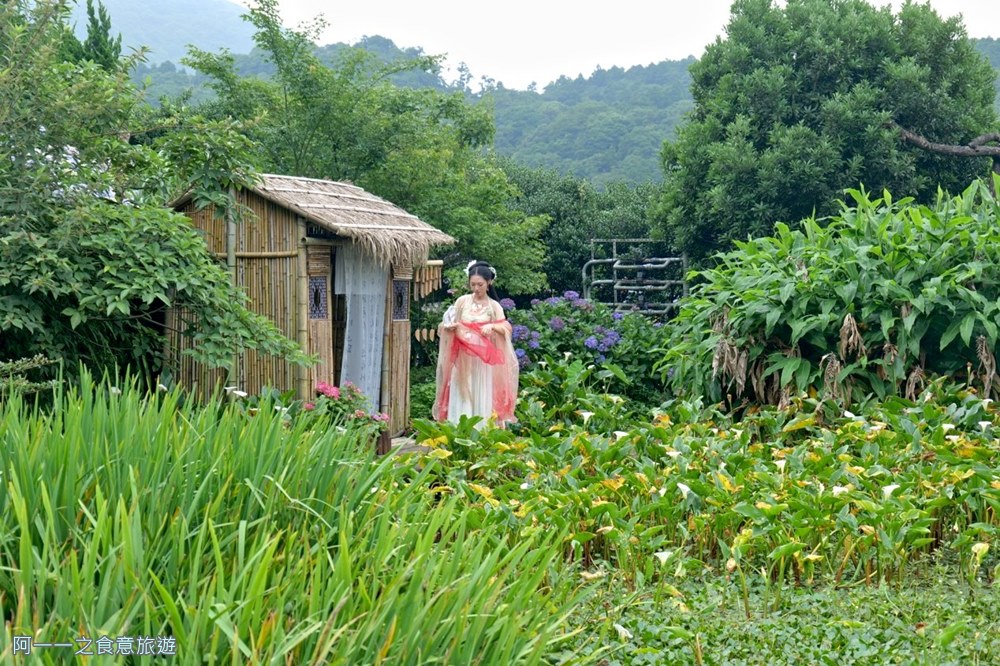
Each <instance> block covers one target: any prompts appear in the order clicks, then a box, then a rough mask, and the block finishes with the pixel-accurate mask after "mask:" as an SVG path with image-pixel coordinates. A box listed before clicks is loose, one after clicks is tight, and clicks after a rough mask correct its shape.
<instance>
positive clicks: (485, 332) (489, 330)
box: [483, 324, 494, 335]
mask: <svg viewBox="0 0 1000 666" xmlns="http://www.w3.org/2000/svg"><path fill="white" fill-rule="evenodd" d="M493 330H494V329H493V324H486V325H485V326H483V335H493Z"/></svg>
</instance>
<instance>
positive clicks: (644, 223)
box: [499, 158, 658, 293]
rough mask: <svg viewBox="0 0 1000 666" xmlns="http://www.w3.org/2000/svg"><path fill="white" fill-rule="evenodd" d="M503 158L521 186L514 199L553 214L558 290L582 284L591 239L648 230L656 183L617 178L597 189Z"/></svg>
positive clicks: (553, 274) (552, 268) (550, 232)
mask: <svg viewBox="0 0 1000 666" xmlns="http://www.w3.org/2000/svg"><path fill="white" fill-rule="evenodd" d="M499 164H500V165H501V167H502V168H503V170H504V171H505V172H506V173H507V175H508V177H509V178H510V179H511V181H512V182H513V183H514V184H515V185H516V186H517V188H518V193H517V196H516V197H515V198H514V199H513V200H512V201H511V204H510V205H511V206H513V207H514V208H516V209H518V210H521V211H523V212H524V213H525V214H527V215H533V216H534V215H544V216H546V217H547V218H548V219H549V226H548V228H547V229H546V231H545V234H544V236H543V240H544V241H545V245H546V247H547V248H548V252H547V254H546V259H545V274H546V275H547V276H548V278H549V285H550V286H551V287H552V289H553V290H554V291H556V292H558V293H561V292H563V291H566V290H574V291H578V290H580V289H581V288H582V277H581V269H582V268H583V265H584V264H585V263H586V262H587V260H588V259H590V258H591V243H590V241H591V239H594V238H645V237H648V236H649V207H650V204H651V202H652V201H653V199H654V196H655V194H656V193H657V191H658V188H656V187H655V186H653V185H651V184H645V185H637V186H635V187H632V186H629V185H627V184H625V183H621V182H618V183H611V184H610V185H608V187H607V188H606V189H604V190H598V189H597V188H595V187H594V186H593V185H592V184H591V183H590V182H588V181H586V180H582V179H579V178H574V177H573V176H562V175H560V174H559V173H558V172H556V171H554V170H551V169H533V168H530V167H526V166H523V165H521V164H518V163H517V162H516V161H514V160H513V159H509V158H503V159H500V160H499ZM603 249H604V248H603V247H601V248H598V250H597V251H598V253H600V252H601V251H602V250H603ZM598 256H602V255H600V254H598Z"/></svg>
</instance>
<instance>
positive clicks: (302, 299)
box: [295, 218, 310, 400]
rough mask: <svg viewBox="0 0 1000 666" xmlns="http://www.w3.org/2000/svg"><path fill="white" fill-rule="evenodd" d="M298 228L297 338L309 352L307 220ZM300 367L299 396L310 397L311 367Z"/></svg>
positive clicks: (303, 220)
mask: <svg viewBox="0 0 1000 666" xmlns="http://www.w3.org/2000/svg"><path fill="white" fill-rule="evenodd" d="M298 229H299V256H298V266H297V269H298V270H297V273H298V275H297V276H296V277H297V280H298V282H297V284H298V294H297V298H296V303H295V306H296V307H295V310H296V312H295V314H296V315H297V317H296V319H297V320H298V325H299V326H298V328H299V331H298V336H297V340H298V342H299V346H300V347H302V351H304V352H306V353H309V352H310V349H309V275H308V261H309V260H308V258H307V256H306V243H305V240H306V221H305V219H303V218H299V219H298ZM297 367H298V376H299V382H298V383H299V387H298V394H299V398H301V399H303V400H305V399H306V398H308V397H309V372H310V370H309V368H308V367H306V366H304V365H300V366H297Z"/></svg>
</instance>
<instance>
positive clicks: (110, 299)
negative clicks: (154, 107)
mask: <svg viewBox="0 0 1000 666" xmlns="http://www.w3.org/2000/svg"><path fill="white" fill-rule="evenodd" d="M63 20H64V15H63V9H62V7H61V3H59V2H54V1H38V2H33V3H30V4H29V3H24V6H22V5H21V4H19V3H6V4H0V89H2V90H3V91H4V96H3V98H2V100H0V153H2V154H3V155H4V156H5V158H4V159H3V160H0V359H12V358H25V357H33V356H35V355H36V354H42V355H44V356H45V357H48V358H52V359H62V360H64V361H66V368H67V370H69V371H70V372H72V371H73V370H74V369H75V368H76V367H77V363H78V362H84V363H87V364H88V365H91V366H92V367H95V368H98V369H101V368H111V367H113V366H114V365H116V364H117V365H126V364H140V363H146V362H152V363H153V364H154V366H153V367H155V364H156V363H157V362H158V355H159V352H160V351H161V350H162V349H163V346H164V344H163V338H162V335H161V334H162V330H161V328H162V322H158V318H159V313H162V311H163V309H164V308H165V307H167V306H169V305H177V306H183V307H185V308H187V310H188V311H189V312H191V313H192V314H193V315H194V316H195V317H196V318H197V320H198V321H199V324H198V327H197V328H196V329H194V330H192V331H190V333H191V334H193V335H195V336H196V338H197V341H198V345H197V347H196V349H195V350H194V354H195V355H196V356H197V357H198V358H200V359H201V360H204V361H207V362H209V363H212V364H215V365H225V364H226V363H228V362H229V360H230V359H231V358H232V356H233V354H235V353H237V352H239V351H240V350H242V349H246V348H253V349H258V350H260V351H262V352H264V353H272V354H280V355H283V356H286V357H288V358H292V359H294V360H298V361H305V357H304V355H303V354H302V353H301V351H299V350H298V348H297V347H296V346H295V345H294V343H292V342H291V341H289V340H287V339H285V338H284V337H282V336H281V335H280V334H279V333H278V331H277V329H276V328H275V327H274V326H273V325H271V324H270V323H268V322H267V321H265V320H264V319H263V318H261V317H259V316H256V315H254V314H252V313H251V312H249V311H248V310H247V309H246V308H245V307H244V306H243V300H242V296H241V292H239V291H238V290H237V289H236V288H235V287H232V286H231V285H230V280H229V276H228V274H227V273H226V272H225V270H224V269H223V268H222V267H221V266H220V265H219V264H217V263H216V262H215V261H214V259H213V258H212V257H211V256H210V255H209V253H208V251H207V248H206V246H205V243H204V241H203V240H202V238H201V237H200V236H198V235H197V234H196V233H195V232H194V230H193V229H192V228H191V225H190V223H189V221H188V220H187V218H186V217H184V216H182V215H179V214H175V213H173V212H172V211H170V210H169V209H167V208H164V207H163V202H164V201H166V200H167V199H168V198H169V197H170V196H171V195H173V194H176V193H177V188H178V187H179V186H182V187H185V188H187V187H190V188H192V189H193V195H194V196H195V198H196V199H197V200H200V201H213V202H215V203H221V204H222V205H223V206H225V205H226V203H227V202H226V200H225V199H224V198H220V196H219V194H218V193H219V192H220V191H221V192H224V191H225V188H226V187H227V186H229V185H239V184H242V183H246V182H248V181H249V180H250V179H252V178H253V173H254V170H253V164H252V152H251V150H250V146H249V144H248V143H247V141H246V139H245V137H243V136H242V134H241V133H240V132H239V128H238V127H234V126H233V125H232V124H231V123H223V122H208V121H203V120H199V119H197V118H194V117H183V118H180V117H178V118H173V119H171V120H170V121H169V122H164V123H160V124H158V125H157V126H156V127H153V126H152V125H151V124H150V122H151V120H152V119H151V118H150V117H149V116H147V110H146V109H147V107H145V105H143V104H141V100H140V97H139V95H138V93H137V92H136V90H135V89H134V88H133V87H132V85H131V84H130V83H129V82H128V79H127V74H125V71H126V70H127V69H128V65H129V63H127V62H126V63H123V66H121V67H113V68H111V69H110V71H109V70H105V69H103V68H102V67H100V66H98V65H97V64H96V63H95V62H94V61H92V60H90V59H85V60H83V61H82V62H65V61H62V59H61V53H62V51H61V48H62V46H63V44H64V42H63V37H64V34H65V25H64V23H63ZM153 130H155V131H153ZM158 324H160V325H161V326H160V328H158V326H157V325H158Z"/></svg>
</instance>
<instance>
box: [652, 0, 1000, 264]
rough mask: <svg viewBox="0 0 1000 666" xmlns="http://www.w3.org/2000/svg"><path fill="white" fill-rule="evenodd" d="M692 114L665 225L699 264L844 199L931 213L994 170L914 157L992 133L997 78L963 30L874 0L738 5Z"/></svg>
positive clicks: (695, 84) (669, 174)
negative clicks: (879, 197)
mask: <svg viewBox="0 0 1000 666" xmlns="http://www.w3.org/2000/svg"><path fill="white" fill-rule="evenodd" d="M690 72H691V80H692V84H691V93H692V96H693V97H694V103H695V108H694V111H693V112H692V113H691V115H690V116H689V119H688V122H687V123H685V124H684V125H682V126H681V128H680V129H679V130H678V133H677V137H676V139H675V140H673V141H670V142H668V143H667V144H665V146H664V150H663V167H664V194H663V197H662V199H661V202H660V203H661V206H660V210H659V212H658V213H657V215H656V217H657V219H658V221H659V225H660V227H661V229H662V230H663V231H664V232H665V234H666V236H667V237H668V239H670V240H671V241H672V242H673V244H674V247H676V248H677V249H678V250H681V251H684V252H686V253H687V254H688V255H689V256H690V257H691V258H692V259H693V260H695V261H696V262H697V261H699V260H703V259H705V258H707V257H708V256H709V255H711V254H713V253H714V252H716V251H719V250H729V249H730V248H731V247H732V244H733V243H734V242H735V241H742V240H746V238H747V237H748V236H750V237H758V236H765V235H768V234H770V233H771V229H772V226H773V224H774V222H776V221H780V222H785V223H787V224H789V225H791V224H793V223H795V222H797V221H798V220H801V219H803V218H805V217H807V216H809V215H819V216H826V215H832V214H835V213H836V212H837V210H838V200H839V199H840V197H841V194H842V192H843V191H844V190H845V189H847V188H858V187H859V186H864V187H866V188H868V189H869V190H870V191H873V192H880V191H882V190H883V189H888V190H889V191H891V192H897V193H900V192H905V193H906V194H908V195H913V196H915V197H917V200H918V201H920V202H921V203H926V202H930V201H933V200H934V197H935V193H936V192H937V189H938V188H939V187H941V188H943V189H945V190H948V191H950V192H958V191H960V190H961V189H962V188H964V187H965V186H966V185H967V184H968V183H969V181H970V180H972V179H973V178H975V177H977V176H981V175H985V174H986V173H988V169H989V161H988V160H987V159H985V158H983V159H956V158H954V157H946V156H942V155H937V154H934V153H931V152H928V151H924V150H922V149H919V148H916V147H913V146H910V145H907V144H904V143H903V141H902V140H901V138H900V132H899V127H904V128H906V129H908V130H910V131H913V132H916V133H917V134H921V135H923V136H926V137H927V138H928V139H930V140H931V141H934V142H937V143H944V144H965V143H967V142H969V141H970V140H971V139H973V138H974V137H976V136H979V135H981V134H985V133H987V132H990V131H992V130H993V129H994V128H995V125H996V111H995V109H994V107H993V101H994V96H995V92H996V91H995V90H994V87H993V83H994V80H995V76H996V75H995V72H994V71H993V69H992V67H990V64H989V62H987V60H986V59H985V58H983V57H982V56H981V55H980V54H979V53H977V52H976V50H975V47H974V46H973V44H972V42H971V41H970V40H969V39H968V37H967V36H966V31H965V28H964V27H963V26H962V22H961V20H960V19H959V18H958V17H953V18H949V19H942V18H941V17H940V16H939V15H938V14H937V13H936V12H935V10H934V8H932V7H931V6H930V4H929V3H916V2H908V3H905V4H903V6H902V7H901V8H900V9H899V11H898V13H894V12H893V10H892V8H891V7H882V8H876V7H875V6H873V3H870V2H865V1H864V0H839V1H837V2H831V1H830V0H788V2H774V1H773V0H738V1H737V2H734V3H733V6H732V15H731V18H730V20H729V24H728V25H727V26H726V35H725V38H724V39H719V40H717V41H716V42H715V43H713V44H710V45H708V47H707V48H706V49H705V53H704V55H703V56H702V57H701V59H700V60H699V61H698V62H696V63H694V64H692V65H691V68H690Z"/></svg>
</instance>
